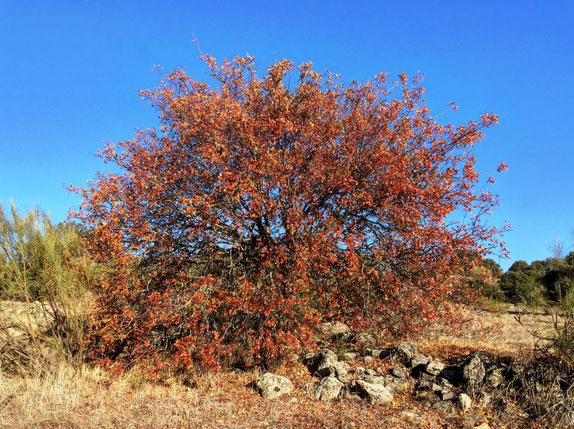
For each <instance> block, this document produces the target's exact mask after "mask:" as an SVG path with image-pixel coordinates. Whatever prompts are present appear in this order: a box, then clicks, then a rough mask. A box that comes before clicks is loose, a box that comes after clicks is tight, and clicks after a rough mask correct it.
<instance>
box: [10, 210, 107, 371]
mask: <svg viewBox="0 0 574 429" xmlns="http://www.w3.org/2000/svg"><path fill="white" fill-rule="evenodd" d="M96 273H97V266H96V265H95V264H94V263H93V262H92V261H91V260H90V259H89V257H88V254H87V252H86V251H85V248H84V246H83V244H82V239H81V236H80V234H79V231H78V229H77V228H76V227H75V226H74V225H73V224H70V223H59V224H56V225H55V224H53V223H52V221H51V220H50V218H49V216H48V215H46V214H45V213H43V212H41V211H40V210H39V209H34V210H29V211H27V212H26V213H25V214H21V213H19V212H18V210H17V209H16V207H15V206H14V204H11V207H10V209H9V210H4V207H2V205H0V299H1V301H0V365H1V368H0V370H1V371H2V372H4V373H29V372H31V371H32V372H38V371H43V370H49V369H50V367H51V366H53V365H54V364H55V363H56V362H62V360H65V361H67V362H70V363H71V364H74V365H75V364H77V363H79V362H81V361H82V360H83V357H84V356H83V355H84V334H85V332H86V330H87V327H88V306H89V302H90V294H89V290H90V288H91V287H92V286H94V283H95V281H96V280H95V279H96Z"/></svg>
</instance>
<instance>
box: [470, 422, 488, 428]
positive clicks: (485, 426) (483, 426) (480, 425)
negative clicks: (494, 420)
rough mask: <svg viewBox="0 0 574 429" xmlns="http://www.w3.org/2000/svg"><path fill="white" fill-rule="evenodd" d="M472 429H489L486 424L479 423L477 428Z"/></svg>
mask: <svg viewBox="0 0 574 429" xmlns="http://www.w3.org/2000/svg"><path fill="white" fill-rule="evenodd" d="M474 429H490V426H489V425H488V423H481V424H479V425H478V426H475V427H474Z"/></svg>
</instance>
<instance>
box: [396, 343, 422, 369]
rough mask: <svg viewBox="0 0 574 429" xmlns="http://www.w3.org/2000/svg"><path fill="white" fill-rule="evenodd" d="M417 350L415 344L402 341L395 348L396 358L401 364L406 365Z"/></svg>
mask: <svg viewBox="0 0 574 429" xmlns="http://www.w3.org/2000/svg"><path fill="white" fill-rule="evenodd" d="M417 350H418V347H417V345H416V344H413V343H409V342H407V341H404V342H402V343H400V344H399V345H398V346H397V350H396V357H397V359H398V360H399V361H400V362H402V363H403V364H407V363H410V361H411V359H412V358H413V357H414V356H415V355H416V354H417Z"/></svg>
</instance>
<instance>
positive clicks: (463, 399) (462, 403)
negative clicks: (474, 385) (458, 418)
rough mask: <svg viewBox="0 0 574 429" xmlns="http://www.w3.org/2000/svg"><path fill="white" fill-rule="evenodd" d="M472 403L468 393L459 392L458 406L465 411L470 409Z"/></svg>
mask: <svg viewBox="0 0 574 429" xmlns="http://www.w3.org/2000/svg"><path fill="white" fill-rule="evenodd" d="M471 405H472V399H470V396H468V395H467V394H466V393H459V394H458V406H459V407H460V409H461V410H462V411H464V412H465V413H466V412H467V411H468V410H470V406H471Z"/></svg>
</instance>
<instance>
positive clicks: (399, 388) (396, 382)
mask: <svg viewBox="0 0 574 429" xmlns="http://www.w3.org/2000/svg"><path fill="white" fill-rule="evenodd" d="M385 387H386V388H387V389H389V390H390V391H391V392H393V393H402V392H406V391H407V390H409V388H410V383H409V382H408V380H407V379H406V378H396V377H394V378H393V379H392V380H391V381H390V382H388V383H387V384H386V385H385Z"/></svg>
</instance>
